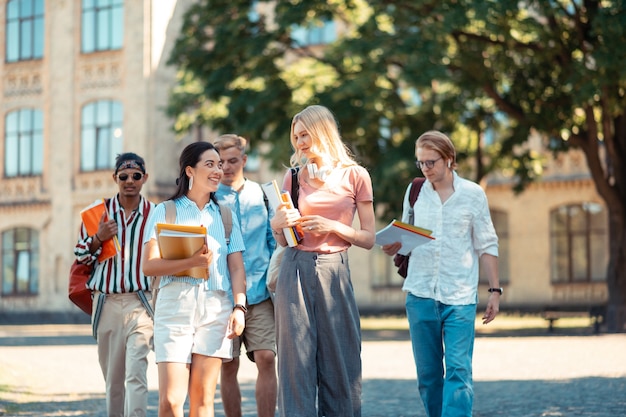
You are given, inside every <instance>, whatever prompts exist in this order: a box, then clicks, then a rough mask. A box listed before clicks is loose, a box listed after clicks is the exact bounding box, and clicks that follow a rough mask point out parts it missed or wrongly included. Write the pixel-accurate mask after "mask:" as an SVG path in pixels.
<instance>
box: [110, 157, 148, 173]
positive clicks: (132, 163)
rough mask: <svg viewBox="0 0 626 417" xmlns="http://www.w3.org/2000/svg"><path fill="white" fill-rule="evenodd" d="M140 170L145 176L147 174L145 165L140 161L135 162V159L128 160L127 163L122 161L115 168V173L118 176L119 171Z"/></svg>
mask: <svg viewBox="0 0 626 417" xmlns="http://www.w3.org/2000/svg"><path fill="white" fill-rule="evenodd" d="M129 168H130V169H138V170H139V171H141V172H143V173H144V174H145V173H146V169H145V168H144V166H143V164H142V163H141V162H139V161H135V160H134V159H127V160H125V161H121V162H120V163H119V164H118V165H117V166H116V167H115V173H116V174H117V172H118V171H121V170H122V169H129Z"/></svg>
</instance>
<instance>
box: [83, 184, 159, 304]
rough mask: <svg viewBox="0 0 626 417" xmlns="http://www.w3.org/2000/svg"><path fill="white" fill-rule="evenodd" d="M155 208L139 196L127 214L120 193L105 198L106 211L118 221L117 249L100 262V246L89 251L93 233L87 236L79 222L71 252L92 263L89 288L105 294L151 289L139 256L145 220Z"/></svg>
mask: <svg viewBox="0 0 626 417" xmlns="http://www.w3.org/2000/svg"><path fill="white" fill-rule="evenodd" d="M154 207H155V205H154V203H152V202H150V201H148V200H147V199H145V198H144V197H141V198H140V201H139V206H138V207H137V209H136V210H133V211H131V212H130V213H126V212H125V211H124V208H123V207H122V206H121V204H120V202H119V195H116V196H115V197H114V198H112V199H110V200H108V205H107V210H108V212H109V214H110V215H111V217H112V218H113V219H114V220H115V221H116V222H117V238H118V240H119V243H120V252H119V253H118V254H117V255H116V256H114V257H112V258H109V259H107V260H105V261H103V262H98V260H97V257H98V255H99V254H100V252H101V251H102V248H99V249H98V250H97V251H96V253H93V254H92V253H91V252H90V251H89V246H90V245H91V240H92V238H93V236H88V234H87V230H86V229H85V225H84V224H81V228H80V233H79V237H78V243H77V244H76V247H75V248H74V254H75V255H76V259H78V261H79V262H82V263H85V264H94V273H93V275H92V276H91V278H90V279H89V281H87V286H88V287H89V288H91V289H92V290H96V291H100V292H103V293H106V294H119V293H129V292H137V291H140V290H150V279H149V278H148V277H146V276H144V274H143V272H142V270H141V257H142V254H143V240H144V237H145V236H144V235H145V234H146V232H147V230H148V229H146V226H147V222H148V219H149V217H150V214H151V212H152V211H153V210H154Z"/></svg>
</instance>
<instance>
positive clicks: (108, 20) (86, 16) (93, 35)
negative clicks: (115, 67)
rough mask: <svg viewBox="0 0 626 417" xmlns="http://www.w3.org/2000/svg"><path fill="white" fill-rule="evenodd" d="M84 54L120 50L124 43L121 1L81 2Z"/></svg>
mask: <svg viewBox="0 0 626 417" xmlns="http://www.w3.org/2000/svg"><path fill="white" fill-rule="evenodd" d="M82 10H83V19H82V36H81V39H82V46H81V50H82V52H84V53H91V52H97V51H110V50H114V49H121V48H122V43H123V41H124V1H123V0H83V7H82Z"/></svg>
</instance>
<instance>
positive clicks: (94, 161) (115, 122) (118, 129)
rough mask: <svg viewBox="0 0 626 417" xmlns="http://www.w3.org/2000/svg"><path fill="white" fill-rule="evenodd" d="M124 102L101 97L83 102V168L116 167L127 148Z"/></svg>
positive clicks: (105, 168) (87, 169)
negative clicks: (119, 157) (117, 160)
mask: <svg viewBox="0 0 626 417" xmlns="http://www.w3.org/2000/svg"><path fill="white" fill-rule="evenodd" d="M122 124H123V112H122V104H121V103H120V102H117V101H110V100H100V101H95V102H93V103H89V104H86V105H85V106H83V109H82V112H81V150H80V169H81V171H83V172H87V171H97V170H107V169H111V168H114V167H115V156H116V155H117V154H119V153H122V149H123V146H122V145H123V135H122Z"/></svg>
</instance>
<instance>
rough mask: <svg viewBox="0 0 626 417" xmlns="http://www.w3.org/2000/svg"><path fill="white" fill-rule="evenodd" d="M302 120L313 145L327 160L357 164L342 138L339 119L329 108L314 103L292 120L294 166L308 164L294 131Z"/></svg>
mask: <svg viewBox="0 0 626 417" xmlns="http://www.w3.org/2000/svg"><path fill="white" fill-rule="evenodd" d="M298 122H301V123H302V124H303V125H304V128H305V129H306V131H307V133H308V134H309V136H310V137H311V141H312V143H311V147H312V148H313V149H314V150H315V152H316V153H319V154H320V156H321V157H322V158H323V159H324V160H325V161H326V162H330V163H331V164H332V165H335V166H344V167H345V166H351V165H357V162H356V161H355V160H354V158H353V156H352V153H351V152H350V150H349V149H348V147H347V146H346V145H345V144H344V143H343V141H342V140H341V135H340V134H339V127H338V126H337V121H336V120H335V117H334V116H333V114H332V113H331V111H330V110H328V108H326V107H324V106H320V105H313V106H309V107H307V108H305V109H304V110H302V111H301V112H300V113H298V114H296V115H295V116H293V120H292V121H291V137H290V140H291V146H292V147H293V149H294V153H293V155H291V158H290V160H289V162H290V164H291V166H292V167H297V166H301V165H306V164H307V163H308V160H307V158H306V157H305V156H304V155H303V154H302V152H300V150H299V149H298V147H297V140H296V136H295V132H294V130H293V129H294V126H295V125H296V123H298Z"/></svg>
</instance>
